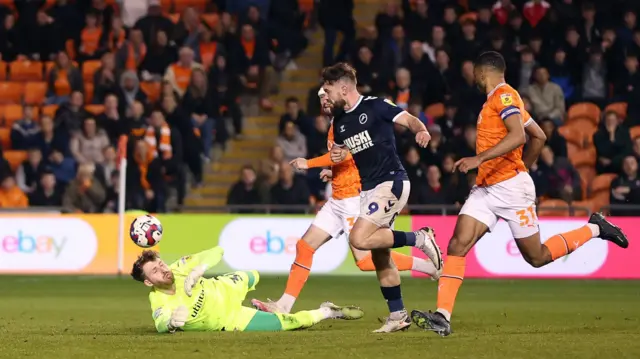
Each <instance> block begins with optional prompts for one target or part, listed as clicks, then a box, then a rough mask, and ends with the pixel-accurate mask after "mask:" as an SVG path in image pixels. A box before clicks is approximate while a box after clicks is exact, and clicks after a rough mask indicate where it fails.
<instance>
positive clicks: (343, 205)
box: [251, 88, 438, 313]
mask: <svg viewBox="0 0 640 359" xmlns="http://www.w3.org/2000/svg"><path fill="white" fill-rule="evenodd" d="M318 97H319V99H320V105H321V108H322V110H323V112H324V113H325V115H327V116H330V115H331V109H330V106H329V104H328V102H327V95H326V93H325V92H324V90H323V89H322V88H321V89H320V91H319V92H318ZM327 137H328V138H327V147H328V149H329V150H331V147H332V146H333V138H334V137H333V122H332V123H331V126H330V128H329V132H328V134H327ZM330 157H331V156H330V154H329V153H326V154H324V155H322V156H319V157H315V158H311V159H309V160H306V159H304V158H297V159H295V160H293V161H291V165H293V166H294V167H295V168H296V169H301V170H305V169H308V168H317V167H328V166H330V167H331V177H332V179H331V187H332V196H331V198H329V200H328V201H327V202H326V203H325V204H324V206H322V208H321V209H320V211H319V212H318V214H317V215H316V218H315V220H314V221H313V223H312V224H311V226H310V227H309V229H308V230H307V232H306V233H305V234H304V235H303V236H302V239H301V240H299V241H298V242H297V243H296V258H295V261H294V262H293V264H292V265H291V271H290V272H289V278H288V279H287V285H286V287H285V291H284V294H283V295H282V296H281V297H280V299H279V300H277V301H275V302H273V301H266V302H264V301H261V300H258V299H253V300H252V301H251V303H252V304H253V306H254V307H255V308H257V309H259V310H262V311H266V312H276V313H289V312H291V309H292V308H293V305H294V303H295V301H296V299H297V298H298V296H299V295H300V292H301V291H302V288H303V287H304V285H305V283H306V281H307V279H308V278H309V272H310V270H311V266H312V263H313V256H314V253H315V251H316V250H318V248H320V246H322V245H323V244H324V243H325V242H327V241H328V240H330V239H331V238H337V237H339V236H340V235H341V234H342V233H345V234H346V235H347V236H348V235H349V232H350V231H351V228H352V227H353V225H354V223H355V221H356V219H357V218H358V215H359V213H360V175H359V174H358V169H357V168H356V165H355V163H354V161H353V158H352V157H351V155H350V154H349V155H347V157H346V158H345V159H344V161H342V162H340V163H333V162H332V161H331V158H330ZM351 251H352V252H353V256H354V258H355V260H356V265H357V266H358V268H360V270H362V271H373V270H375V267H374V265H373V259H372V257H371V252H370V251H362V250H359V249H356V248H354V247H353V246H351ZM391 259H392V260H393V262H394V263H395V265H396V266H397V267H398V270H401V271H406V270H416V271H419V272H422V273H425V274H429V275H430V276H432V278H434V279H438V271H437V270H436V268H435V266H434V265H433V263H431V262H430V261H426V260H424V259H422V258H416V257H412V256H408V255H405V254H402V253H398V252H395V251H392V252H391Z"/></svg>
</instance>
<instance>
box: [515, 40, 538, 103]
mask: <svg viewBox="0 0 640 359" xmlns="http://www.w3.org/2000/svg"><path fill="white" fill-rule="evenodd" d="M536 66H537V63H536V59H535V57H534V56H533V51H531V48H529V47H528V46H526V47H524V48H523V49H522V51H520V62H519V64H518V71H517V73H516V76H515V78H514V80H516V81H515V83H514V85H515V87H517V88H518V89H519V90H520V92H522V93H526V92H527V90H528V88H529V86H530V84H531V80H533V79H534V71H535V69H536Z"/></svg>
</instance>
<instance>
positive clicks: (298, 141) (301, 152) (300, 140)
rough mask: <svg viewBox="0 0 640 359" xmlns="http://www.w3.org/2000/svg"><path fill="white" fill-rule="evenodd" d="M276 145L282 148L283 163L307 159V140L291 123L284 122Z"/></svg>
mask: <svg viewBox="0 0 640 359" xmlns="http://www.w3.org/2000/svg"><path fill="white" fill-rule="evenodd" d="M276 143H277V145H278V146H279V147H280V148H282V151H283V153H284V160H285V161H287V162H288V161H292V160H294V159H296V158H299V157H300V158H306V157H307V140H306V139H305V137H304V135H302V134H301V133H300V131H299V130H298V129H297V128H296V125H295V124H294V123H293V122H286V123H285V125H284V130H283V131H282V134H281V135H280V136H278V139H277V141H276Z"/></svg>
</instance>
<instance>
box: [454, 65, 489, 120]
mask: <svg viewBox="0 0 640 359" xmlns="http://www.w3.org/2000/svg"><path fill="white" fill-rule="evenodd" d="M454 91H455V92H457V93H458V101H459V102H460V103H463V104H465V106H464V107H461V108H458V111H459V112H464V113H463V114H461V115H462V116H463V117H464V118H465V122H467V121H468V122H469V123H475V122H476V119H477V118H478V114H479V113H480V110H481V109H482V105H483V104H484V102H485V101H486V99H487V96H486V95H484V94H481V93H480V91H478V87H477V86H476V83H475V76H474V75H473V62H471V61H465V62H463V63H462V81H460V82H459V83H458V84H456V87H455V88H454Z"/></svg>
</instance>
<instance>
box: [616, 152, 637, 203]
mask: <svg viewBox="0 0 640 359" xmlns="http://www.w3.org/2000/svg"><path fill="white" fill-rule="evenodd" d="M610 202H611V204H612V206H613V208H611V214H612V215H614V216H637V215H639V214H640V211H638V210H637V209H624V208H616V207H615V206H616V205H625V204H632V205H636V206H637V205H640V178H638V161H637V160H636V158H635V157H633V156H627V157H625V158H624V160H623V162H622V173H621V174H620V176H618V177H617V178H616V179H614V180H613V181H612V182H611V199H610Z"/></svg>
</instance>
